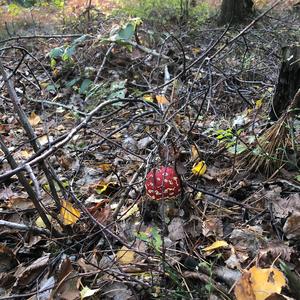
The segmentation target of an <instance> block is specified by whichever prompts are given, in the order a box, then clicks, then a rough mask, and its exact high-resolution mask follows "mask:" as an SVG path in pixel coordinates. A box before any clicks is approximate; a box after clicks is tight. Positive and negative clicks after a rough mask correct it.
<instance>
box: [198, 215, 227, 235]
mask: <svg viewBox="0 0 300 300" xmlns="http://www.w3.org/2000/svg"><path fill="white" fill-rule="evenodd" d="M202 234H203V235H204V236H205V237H209V236H216V237H222V236H223V224H222V221H221V220H220V219H219V218H215V217H210V216H208V217H207V218H206V220H205V221H204V222H203V224H202Z"/></svg>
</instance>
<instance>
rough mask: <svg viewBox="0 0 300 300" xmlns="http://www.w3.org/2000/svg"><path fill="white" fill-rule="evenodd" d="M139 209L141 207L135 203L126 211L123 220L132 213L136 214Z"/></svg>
mask: <svg viewBox="0 0 300 300" xmlns="http://www.w3.org/2000/svg"><path fill="white" fill-rule="evenodd" d="M138 211H139V207H138V205H137V204H134V205H133V206H132V207H131V208H130V209H129V210H128V211H127V212H126V213H125V215H124V216H122V218H121V219H120V220H121V221H124V220H126V219H128V218H129V217H131V216H132V215H134V214H135V213H136V212H138Z"/></svg>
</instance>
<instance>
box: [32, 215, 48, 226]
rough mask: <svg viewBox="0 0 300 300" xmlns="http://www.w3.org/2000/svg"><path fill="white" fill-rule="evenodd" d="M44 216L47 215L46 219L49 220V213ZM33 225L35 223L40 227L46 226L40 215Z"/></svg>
mask: <svg viewBox="0 0 300 300" xmlns="http://www.w3.org/2000/svg"><path fill="white" fill-rule="evenodd" d="M46 216H47V218H48V220H49V221H50V222H51V220H52V217H51V216H50V215H46ZM35 225H36V226H37V227H40V228H47V227H46V225H45V223H44V221H43V220H42V218H41V217H38V218H37V219H36V221H35Z"/></svg>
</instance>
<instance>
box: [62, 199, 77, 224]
mask: <svg viewBox="0 0 300 300" xmlns="http://www.w3.org/2000/svg"><path fill="white" fill-rule="evenodd" d="M60 217H61V219H62V221H63V223H64V225H72V224H75V223H76V222H77V221H78V220H79V218H80V211H79V210H78V209H76V208H74V207H73V205H72V204H71V203H70V202H67V201H65V200H62V204H61V209H60Z"/></svg>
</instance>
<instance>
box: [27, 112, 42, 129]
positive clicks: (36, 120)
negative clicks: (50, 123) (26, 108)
mask: <svg viewBox="0 0 300 300" xmlns="http://www.w3.org/2000/svg"><path fill="white" fill-rule="evenodd" d="M28 121H29V124H30V125H31V126H33V127H34V126H36V125H38V124H39V123H40V122H41V121H42V120H41V118H40V116H38V115H37V114H36V113H35V112H34V111H33V112H32V113H31V114H30V117H29V118H28Z"/></svg>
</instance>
